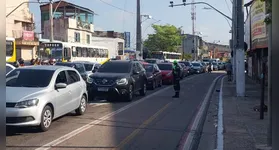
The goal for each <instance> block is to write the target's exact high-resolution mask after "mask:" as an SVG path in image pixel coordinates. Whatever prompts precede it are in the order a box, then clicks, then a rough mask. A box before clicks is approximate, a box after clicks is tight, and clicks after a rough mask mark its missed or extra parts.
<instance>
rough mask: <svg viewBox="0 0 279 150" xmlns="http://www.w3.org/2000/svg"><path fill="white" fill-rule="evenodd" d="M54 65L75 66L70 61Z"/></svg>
mask: <svg viewBox="0 0 279 150" xmlns="http://www.w3.org/2000/svg"><path fill="white" fill-rule="evenodd" d="M55 65H56V66H66V67H72V68H74V67H75V64H72V63H56V64H55Z"/></svg>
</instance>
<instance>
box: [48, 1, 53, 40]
mask: <svg viewBox="0 0 279 150" xmlns="http://www.w3.org/2000/svg"><path fill="white" fill-rule="evenodd" d="M52 5H53V0H49V21H50V22H49V23H50V42H53V41H54V37H53V7H52Z"/></svg>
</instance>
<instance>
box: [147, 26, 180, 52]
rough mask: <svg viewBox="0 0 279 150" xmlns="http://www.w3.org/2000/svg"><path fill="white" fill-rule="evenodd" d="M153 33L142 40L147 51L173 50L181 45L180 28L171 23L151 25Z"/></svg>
mask: <svg viewBox="0 0 279 150" xmlns="http://www.w3.org/2000/svg"><path fill="white" fill-rule="evenodd" d="M152 27H153V29H154V30H155V33H154V34H150V35H148V38H147V39H146V40H145V41H144V46H145V47H146V48H147V49H148V50H149V51H168V52H175V51H176V50H177V46H180V45H181V42H182V36H181V35H180V33H181V28H177V27H175V26H173V25H153V26H152Z"/></svg>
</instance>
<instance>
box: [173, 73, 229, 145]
mask: <svg viewBox="0 0 279 150" xmlns="http://www.w3.org/2000/svg"><path fill="white" fill-rule="evenodd" d="M223 76H224V75H220V76H218V77H216V78H215V79H214V80H213V82H212V83H211V85H210V87H209V90H208V92H207V93H206V96H205V98H204V100H203V101H202V102H201V104H200V106H199V108H198V111H197V113H196V115H195V117H194V120H193V121H192V123H191V124H190V126H189V131H188V130H187V131H186V133H185V136H184V139H185V140H184V139H182V140H184V141H182V144H181V145H180V146H179V148H178V149H179V150H195V149H197V148H198V145H199V140H200V137H201V133H202V130H203V124H204V122H205V119H206V113H207V110H208V107H209V104H210V98H211V96H212V93H213V90H214V89H215V87H216V84H217V83H218V81H219V79H220V78H222V77H223Z"/></svg>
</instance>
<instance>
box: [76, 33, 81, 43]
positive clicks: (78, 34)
mask: <svg viewBox="0 0 279 150" xmlns="http://www.w3.org/2000/svg"><path fill="white" fill-rule="evenodd" d="M75 42H80V33H79V32H75Z"/></svg>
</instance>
